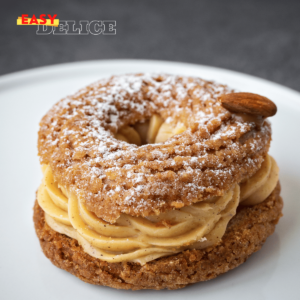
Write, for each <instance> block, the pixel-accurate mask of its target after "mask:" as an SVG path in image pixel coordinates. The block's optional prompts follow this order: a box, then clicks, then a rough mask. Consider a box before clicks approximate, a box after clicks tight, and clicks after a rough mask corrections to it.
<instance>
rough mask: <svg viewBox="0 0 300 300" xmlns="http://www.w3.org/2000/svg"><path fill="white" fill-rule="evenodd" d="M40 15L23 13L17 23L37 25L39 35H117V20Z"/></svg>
mask: <svg viewBox="0 0 300 300" xmlns="http://www.w3.org/2000/svg"><path fill="white" fill-rule="evenodd" d="M47 16H48V19H47V18H46V15H45V14H42V15H40V16H39V19H38V18H36V16H35V15H32V17H31V18H30V17H28V15H22V16H21V17H18V19H17V25H36V26H37V31H36V34H37V35H50V34H53V35H88V34H92V35H100V34H103V35H116V34H117V30H116V26H117V21H116V20H93V21H87V20H81V21H79V22H76V21H75V20H59V19H56V17H57V15H53V16H51V15H47Z"/></svg>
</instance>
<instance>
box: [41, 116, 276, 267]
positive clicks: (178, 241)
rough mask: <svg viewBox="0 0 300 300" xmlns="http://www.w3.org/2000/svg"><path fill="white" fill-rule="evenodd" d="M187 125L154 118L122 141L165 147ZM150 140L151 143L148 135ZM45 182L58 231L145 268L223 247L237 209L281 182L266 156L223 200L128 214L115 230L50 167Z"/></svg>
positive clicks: (44, 197) (44, 198)
mask: <svg viewBox="0 0 300 300" xmlns="http://www.w3.org/2000/svg"><path fill="white" fill-rule="evenodd" d="M185 130H186V128H185V127H184V125H181V124H178V125H177V126H176V127H171V126H170V125H169V124H167V123H163V120H161V119H160V118H159V116H157V115H154V116H153V117H152V118H151V120H150V125H149V123H148V124H147V123H142V124H139V125H137V126H135V129H133V128H132V127H129V128H123V129H122V130H121V131H119V132H118V133H117V135H116V138H118V139H122V140H124V141H127V142H130V143H135V144H141V143H145V142H150V143H151V142H152V143H153V142H164V141H165V140H166V139H168V138H169V137H171V136H173V135H175V134H180V133H181V132H183V131H185ZM146 134H147V137H146V138H145V135H146ZM43 173H44V178H43V181H42V184H41V185H40V187H39V190H38V195H37V199H38V203H39V205H40V206H41V208H42V209H43V210H44V212H45V220H46V223H47V224H48V225H49V226H50V227H51V228H52V229H53V230H55V231H57V232H59V233H62V234H65V235H67V236H69V237H71V238H74V239H76V240H78V242H79V244H80V245H81V246H82V247H83V249H84V251H85V252H86V253H88V254H90V255H91V256H93V257H96V258H100V259H101V260H104V261H108V262H126V261H130V262H138V263H140V264H145V263H147V262H149V261H151V260H154V259H156V258H159V257H162V256H167V255H171V254H175V253H178V252H181V251H183V250H185V249H203V248H206V247H208V246H212V245H215V244H217V243H218V242H219V241H220V240H221V238H222V236H223V235H224V233H225V230H226V227H227V224H228V222H229V221H230V219H231V218H232V217H233V216H234V215H235V213H236V208H237V206H238V205H239V203H240V202H242V203H241V205H244V204H245V205H254V204H257V203H260V202H262V201H263V200H264V199H266V198H267V197H268V196H269V194H270V193H271V192H272V191H273V189H274V188H275V186H276V184H277V182H278V167H277V164H276V162H275V160H274V159H273V158H272V157H270V156H268V155H267V156H266V158H265V160H264V162H263V164H262V166H261V168H260V170H259V171H258V172H257V173H256V174H254V175H253V176H252V177H251V178H249V179H248V180H247V181H245V182H243V183H240V184H235V185H234V186H232V187H231V189H229V190H228V191H227V192H226V193H225V194H224V195H223V196H221V197H213V198H210V199H208V200H206V201H202V202H199V203H196V204H193V205H191V206H187V207H183V208H181V209H178V210H172V211H169V212H166V213H161V214H160V215H158V216H149V217H146V218H143V217H132V216H129V215H126V214H122V215H121V217H120V218H119V219H118V220H117V222H116V223H114V224H110V223H107V222H105V221H104V220H102V219H100V218H98V217H97V216H96V215H95V214H94V213H92V212H90V211H89V210H88V209H87V208H86V206H85V204H84V201H83V199H78V198H77V197H76V196H75V195H74V194H72V193H70V192H68V191H67V189H65V188H64V187H62V186H59V185H58V183H57V182H56V181H55V180H54V178H53V175H52V171H51V168H50V166H46V165H44V166H43Z"/></svg>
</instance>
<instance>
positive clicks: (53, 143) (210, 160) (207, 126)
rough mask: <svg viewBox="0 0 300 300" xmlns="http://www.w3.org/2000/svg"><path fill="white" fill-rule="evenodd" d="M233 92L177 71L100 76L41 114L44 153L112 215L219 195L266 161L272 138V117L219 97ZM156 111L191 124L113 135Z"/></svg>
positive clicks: (88, 200)
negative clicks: (159, 133) (255, 118)
mask: <svg viewBox="0 0 300 300" xmlns="http://www.w3.org/2000/svg"><path fill="white" fill-rule="evenodd" d="M230 92H232V90H231V89H230V88H228V87H227V86H225V85H221V84H217V83H214V82H208V81H205V80H202V79H200V78H191V77H180V76H175V75H161V74H159V75H157V74H134V75H122V76H113V77H111V78H109V79H102V80H100V81H98V82H96V83H94V84H92V85H90V86H88V87H86V88H84V89H82V90H80V91H79V92H77V93H76V94H75V95H73V96H69V97H66V98H65V99H62V100H61V101H60V102H58V103H57V104H56V105H54V106H53V108H52V109H51V110H50V111H49V112H48V113H47V114H46V115H45V116H44V117H43V119H42V121H41V123H40V130H39V138H38V149H39V156H40V161H41V163H42V164H50V166H51V169H52V171H53V174H54V177H55V179H56V180H57V181H58V182H59V184H60V185H62V186H64V187H66V188H67V189H68V190H69V191H71V192H73V193H75V194H76V195H77V197H79V199H80V200H81V201H84V202H85V204H86V206H87V208H88V209H89V210H90V211H92V212H94V213H95V214H96V215H97V216H98V217H100V218H102V219H104V220H106V221H107V222H110V223H114V222H115V221H116V220H117V219H118V217H119V216H120V214H121V213H126V214H129V215H132V216H143V217H145V216H149V215H153V214H159V213H161V212H164V211H167V210H171V209H176V208H180V207H183V206H187V205H191V204H193V203H195V202H198V201H202V200H205V199H207V198H208V197H211V196H221V195H223V194H224V193H225V192H226V191H227V190H228V189H229V188H230V187H231V186H232V185H233V184H234V183H236V182H240V181H241V180H243V179H245V178H248V177H250V176H251V175H253V174H254V173H255V172H256V171H257V170H258V169H259V168H260V166H261V163H262V161H263V158H264V156H265V155H266V153H267V151H268V148H269V144H270V140H271V129H270V124H269V123H268V122H266V121H265V122H264V124H263V125H261V126H257V125H256V124H255V123H254V122H251V121H245V120H243V119H242V118H240V117H237V116H235V114H232V113H230V112H229V111H228V110H226V109H225V108H223V107H222V106H221V104H220V103H219V101H218V97H219V96H220V95H222V94H226V93H230ZM154 113H156V114H159V115H160V116H161V117H162V118H163V119H164V120H166V121H167V122H168V123H170V124H175V125H176V124H177V123H178V122H180V123H182V124H184V125H185V127H186V128H187V130H186V131H185V132H183V133H181V134H179V135H175V136H173V137H171V138H170V139H168V140H167V141H166V142H164V143H158V144H147V145H142V146H136V145H134V144H129V143H127V142H125V141H121V140H117V139H116V138H115V136H114V135H115V133H117V131H118V130H119V129H120V128H122V127H123V126H128V125H129V126H130V125H134V124H135V123H137V122H143V121H145V120H147V119H149V118H150V117H151V115H153V114H154ZM242 137H243V138H242ZM245 137H246V138H245Z"/></svg>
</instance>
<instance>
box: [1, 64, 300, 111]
mask: <svg viewBox="0 0 300 300" xmlns="http://www.w3.org/2000/svg"><path fill="white" fill-rule="evenodd" d="M115 64H118V65H119V66H120V65H123V66H125V65H128V64H135V65H140V64H144V65H149V66H150V65H151V66H153V65H154V64H162V65H165V66H169V67H171V66H173V67H174V66H178V67H183V68H194V69H199V71H200V70H201V69H202V70H203V71H206V72H207V71H208V72H209V71H211V72H217V73H219V74H223V75H225V74H226V76H229V77H231V78H234V77H243V78H245V79H246V80H247V81H248V82H249V81H250V82H251V81H252V82H255V84H259V85H265V86H266V85H267V86H269V87H272V88H273V89H275V90H277V91H279V92H281V93H282V92H284V93H287V94H289V100H288V102H289V103H288V104H289V105H290V104H292V105H295V106H296V108H297V109H300V92H299V91H296V90H294V89H292V88H289V87H286V86H284V85H281V84H279V83H276V82H273V81H270V80H268V79H264V78H260V77H257V76H253V75H249V74H247V73H242V72H238V71H234V70H230V69H225V68H219V67H215V66H209V65H202V64H194V63H186V62H179V61H165V60H152V59H99V60H83V61H76V62H66V63H60V64H53V65H46V66H40V67H36V68H30V69H25V70H21V71H16V72H11V73H8V74H4V75H0V93H1V90H2V89H7V86H10V85H14V87H15V84H18V82H19V84H20V81H21V84H22V85H23V84H24V83H26V82H29V81H31V80H33V79H34V78H36V77H38V78H39V80H40V79H41V78H43V76H45V75H46V76H51V75H53V74H54V73H57V72H59V71H60V72H62V71H63V72H70V71H72V70H74V68H76V69H77V71H78V70H79V69H78V68H81V69H82V68H87V69H92V68H95V69H96V68H98V67H101V65H102V66H103V67H107V66H113V65H115ZM162 68H163V67H162ZM179 73H180V72H179ZM24 79H25V82H24ZM204 79H206V80H214V79H213V78H212V79H210V78H204ZM296 98H299V99H296Z"/></svg>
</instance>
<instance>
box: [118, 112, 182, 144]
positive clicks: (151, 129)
mask: <svg viewBox="0 0 300 300" xmlns="http://www.w3.org/2000/svg"><path fill="white" fill-rule="evenodd" d="M186 129H187V128H186V127H185V126H184V124H182V123H178V124H177V125H176V126H174V125H173V124H169V123H166V122H165V121H164V120H163V119H162V117H161V116H159V115H158V114H154V115H153V116H152V117H151V118H150V120H147V121H145V122H143V123H136V124H134V125H133V126H125V127H123V128H121V129H119V131H118V132H117V133H116V134H115V138H116V139H118V140H121V141H125V142H127V143H130V144H136V145H137V146H141V145H146V144H155V143H163V142H165V141H166V140H167V139H169V138H170V137H172V136H173V135H176V134H180V133H182V132H184V131H186Z"/></svg>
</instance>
